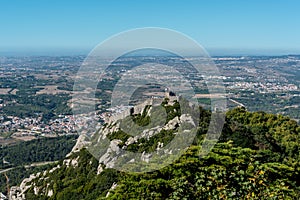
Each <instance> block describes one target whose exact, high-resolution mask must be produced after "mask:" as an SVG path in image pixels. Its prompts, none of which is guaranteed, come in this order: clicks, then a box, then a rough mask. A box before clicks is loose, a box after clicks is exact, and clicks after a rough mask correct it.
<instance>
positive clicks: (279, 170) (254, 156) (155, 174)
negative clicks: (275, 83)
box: [13, 100, 300, 199]
mask: <svg viewBox="0 0 300 200" xmlns="http://www.w3.org/2000/svg"><path fill="white" fill-rule="evenodd" d="M180 105H181V106H182V104H179V103H178V101H176V100H175V101H173V102H170V101H167V100H166V101H164V102H163V103H162V106H163V107H164V108H165V109H166V111H167V112H166V113H167V116H166V120H165V122H164V124H163V125H162V128H160V129H159V128H156V129H155V130H151V131H150V130H146V131H144V132H143V134H140V135H136V136H134V137H133V136H130V135H133V134H130V135H129V134H127V133H125V132H123V131H122V130H121V129H120V127H126V126H124V124H125V125H130V124H128V123H129V122H130V120H129V119H132V120H133V121H134V122H135V123H136V124H138V125H140V127H143V126H147V125H148V124H149V123H156V122H153V121H151V120H150V119H151V113H152V114H153V112H155V111H156V110H155V109H154V106H151V105H147V106H145V107H144V109H142V111H141V112H139V113H135V114H133V115H130V116H126V117H124V118H123V119H118V120H117V121H111V122H110V123H108V124H106V125H104V126H103V127H102V128H101V130H100V131H98V132H97V133H96V134H95V135H97V137H94V138H92V139H91V140H90V141H89V142H90V143H91V144H95V143H94V142H95V139H96V138H97V140H99V138H102V139H103V138H106V139H108V141H109V143H108V144H107V147H108V148H107V149H104V150H103V152H102V153H101V152H100V153H99V155H96V154H95V153H94V152H93V151H92V149H90V148H91V147H87V148H85V147H84V145H83V141H85V140H84V137H83V136H81V137H80V139H79V142H78V143H77V145H76V146H75V147H74V148H73V152H71V153H70V154H69V155H68V156H67V157H66V158H65V159H63V160H61V161H60V162H59V163H58V164H57V166H55V167H54V168H51V169H48V170H45V171H42V172H40V173H37V174H34V175H32V176H30V178H29V179H25V180H24V181H23V182H22V184H21V187H20V188H14V189H15V191H14V192H13V193H14V195H16V196H18V199H23V198H22V197H26V199H104V198H107V199H228V198H232V199H296V198H297V197H299V196H300V192H299V191H300V182H299V180H300V176H299V172H300V165H299V160H300V154H299V145H300V138H299V135H300V127H299V125H298V124H297V123H296V122H295V121H294V120H291V119H290V118H288V117H284V116H282V115H274V114H268V113H265V112H248V111H246V110H245V109H244V108H235V109H233V110H230V111H228V112H227V113H226V118H225V124H224V127H223V131H222V135H221V137H220V138H219V141H218V143H217V144H216V145H215V146H214V148H213V149H212V150H211V151H210V152H209V153H208V154H207V155H203V156H201V157H200V153H201V149H202V142H203V141H204V139H205V137H206V133H207V130H208V127H209V123H210V118H211V112H210V111H207V110H204V109H202V108H199V113H200V116H201V117H200V119H198V120H197V119H195V118H194V117H195V116H193V114H192V115H190V116H185V114H184V113H181V109H180V108H181V107H180ZM194 109H195V108H194ZM156 116H160V115H156ZM157 122H160V120H157ZM193 123H197V124H198V126H197V128H196V129H195V131H196V132H195V133H196V134H195V137H194V138H193V139H192V141H191V145H190V146H189V147H188V148H186V149H185V151H184V153H183V154H182V155H181V156H180V157H178V158H177V159H176V160H175V161H174V162H172V163H171V164H169V165H165V166H164V167H163V168H159V169H157V170H155V165H151V159H152V158H153V157H155V153H153V152H159V150H160V149H162V148H163V147H165V146H166V145H167V144H168V143H170V142H171V141H172V139H174V137H176V134H177V135H178V134H179V135H180V134H184V133H185V131H184V130H185V128H184V127H185V126H186V125H188V124H190V125H191V124H193ZM122 124H123V125H122ZM130 130H131V131H133V132H135V133H137V132H139V130H138V129H136V130H135V129H133V128H131V129H130ZM179 130H182V131H179ZM122 150H127V151H130V152H135V153H140V154H138V155H142V156H141V157H139V158H140V161H144V162H143V163H144V165H139V162H137V163H136V162H135V160H134V161H131V160H128V159H125V161H126V162H125V161H124V162H121V164H127V165H126V167H128V168H127V171H126V170H121V171H120V170H116V169H118V162H116V161H118V159H119V158H120V157H121V158H123V157H124V155H125V157H126V154H122ZM169 156H170V157H172V152H171V153H170V152H169ZM96 158H97V159H96ZM135 171H140V173H135ZM147 171H148V172H147Z"/></svg>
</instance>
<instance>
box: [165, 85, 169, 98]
mask: <svg viewBox="0 0 300 200" xmlns="http://www.w3.org/2000/svg"><path fill="white" fill-rule="evenodd" d="M165 98H168V99H170V89H169V88H166V89H165Z"/></svg>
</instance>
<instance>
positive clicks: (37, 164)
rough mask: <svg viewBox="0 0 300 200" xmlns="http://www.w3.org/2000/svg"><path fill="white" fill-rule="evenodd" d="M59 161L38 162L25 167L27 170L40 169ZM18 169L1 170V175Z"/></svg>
mask: <svg viewBox="0 0 300 200" xmlns="http://www.w3.org/2000/svg"><path fill="white" fill-rule="evenodd" d="M57 162H58V161H47V162H36V163H31V164H30V165H25V166H24V167H25V168H30V167H38V166H43V165H48V164H52V163H57ZM15 168H17V167H11V168H7V169H0V174H3V173H5V172H8V171H10V170H13V169H15Z"/></svg>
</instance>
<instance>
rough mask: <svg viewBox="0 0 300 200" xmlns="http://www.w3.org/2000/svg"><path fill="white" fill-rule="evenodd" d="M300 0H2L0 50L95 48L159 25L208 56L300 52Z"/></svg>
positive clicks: (60, 50) (3, 51) (76, 50)
mask: <svg viewBox="0 0 300 200" xmlns="http://www.w3.org/2000/svg"><path fill="white" fill-rule="evenodd" d="M299 9H300V1H299V0H274V1H268V0H251V1H243V0H236V1H234V0H197V1H196V0H195V1H193V0H187V1H179V0H178V1H176V0H164V1H162V0H160V1H159V0H151V1H150V0H144V1H137V0H119V1H117V0H105V1H104V0H98V1H96V0H95V1H93V0H77V1H76V0H65V1H62V0H26V1H25V0H9V1H7V0H0V24H1V29H0V53H14V52H44V53H47V52H64V51H65V52H67V51H69V52H73V53H81V52H88V51H90V50H92V49H93V48H94V47H95V46H96V45H97V44H99V43H100V42H102V41H103V40H105V39H106V38H108V37H110V36H112V35H115V34H117V33H119V32H122V31H126V30H129V29H134V28H142V27H162V28H169V29H173V30H176V31H179V32H182V33H184V34H186V35H188V36H190V37H191V38H193V39H194V40H196V41H197V42H198V43H199V44H201V45H202V46H203V47H204V48H205V49H207V50H208V52H210V53H212V54H226V53H228V54H230V53H233V54H234V53H236V54H239V53H240V54H272V53H274V54H300V26H299V25H300V12H299Z"/></svg>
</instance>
